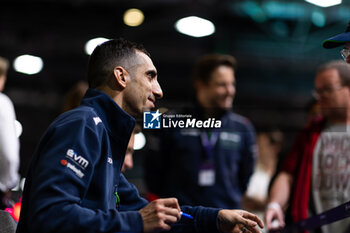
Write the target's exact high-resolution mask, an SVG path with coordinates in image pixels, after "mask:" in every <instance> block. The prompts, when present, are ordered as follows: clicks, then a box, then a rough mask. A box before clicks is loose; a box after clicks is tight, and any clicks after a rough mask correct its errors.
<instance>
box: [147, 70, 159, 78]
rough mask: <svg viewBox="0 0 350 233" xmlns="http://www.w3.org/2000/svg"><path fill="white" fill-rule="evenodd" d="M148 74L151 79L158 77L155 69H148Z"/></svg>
mask: <svg viewBox="0 0 350 233" xmlns="http://www.w3.org/2000/svg"><path fill="white" fill-rule="evenodd" d="M146 75H147V76H148V78H149V79H154V78H155V77H157V73H156V72H155V71H148V72H147V73H146Z"/></svg>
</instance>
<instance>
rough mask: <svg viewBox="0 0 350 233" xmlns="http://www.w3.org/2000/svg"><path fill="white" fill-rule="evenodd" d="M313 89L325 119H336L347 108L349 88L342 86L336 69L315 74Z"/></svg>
mask: <svg viewBox="0 0 350 233" xmlns="http://www.w3.org/2000/svg"><path fill="white" fill-rule="evenodd" d="M315 89H316V91H317V94H318V101H319V104H320V106H321V110H322V113H323V114H324V115H325V116H327V117H337V115H339V114H342V113H343V112H344V110H345V109H346V108H347V106H348V102H349V88H348V87H346V86H343V85H342V83H341V79H340V76H339V73H338V71H337V70H336V69H328V70H324V71H323V72H321V73H319V74H317V76H316V78H315Z"/></svg>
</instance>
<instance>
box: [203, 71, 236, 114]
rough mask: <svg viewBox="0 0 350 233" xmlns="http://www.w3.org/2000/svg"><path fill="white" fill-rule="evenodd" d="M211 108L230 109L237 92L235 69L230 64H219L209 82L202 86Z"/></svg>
mask: <svg viewBox="0 0 350 233" xmlns="http://www.w3.org/2000/svg"><path fill="white" fill-rule="evenodd" d="M200 89H201V90H198V91H203V93H204V95H205V96H206V99H207V101H206V102H207V105H208V106H205V107H209V108H219V109H230V108H231V107H232V103H233V99H234V96H235V94H236V87H235V75H234V71H233V69H232V68H231V67H229V66H224V65H222V66H219V67H218V68H216V69H215V70H214V71H213V73H212V74H211V78H210V80H209V82H208V84H202V85H201V87H200Z"/></svg>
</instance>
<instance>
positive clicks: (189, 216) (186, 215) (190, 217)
mask: <svg viewBox="0 0 350 233" xmlns="http://www.w3.org/2000/svg"><path fill="white" fill-rule="evenodd" d="M180 214H181V216H182V217H184V218H188V219H193V217H192V216H191V215H189V214H186V213H184V212H182V211H181V212H180Z"/></svg>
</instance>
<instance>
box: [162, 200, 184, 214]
mask: <svg viewBox="0 0 350 233" xmlns="http://www.w3.org/2000/svg"><path fill="white" fill-rule="evenodd" d="M156 201H159V202H161V203H162V204H163V205H164V206H167V207H171V208H175V209H177V210H178V211H179V212H180V211H181V210H180V206H179V202H178V201H177V199H176V198H163V199H157V200H156Z"/></svg>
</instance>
